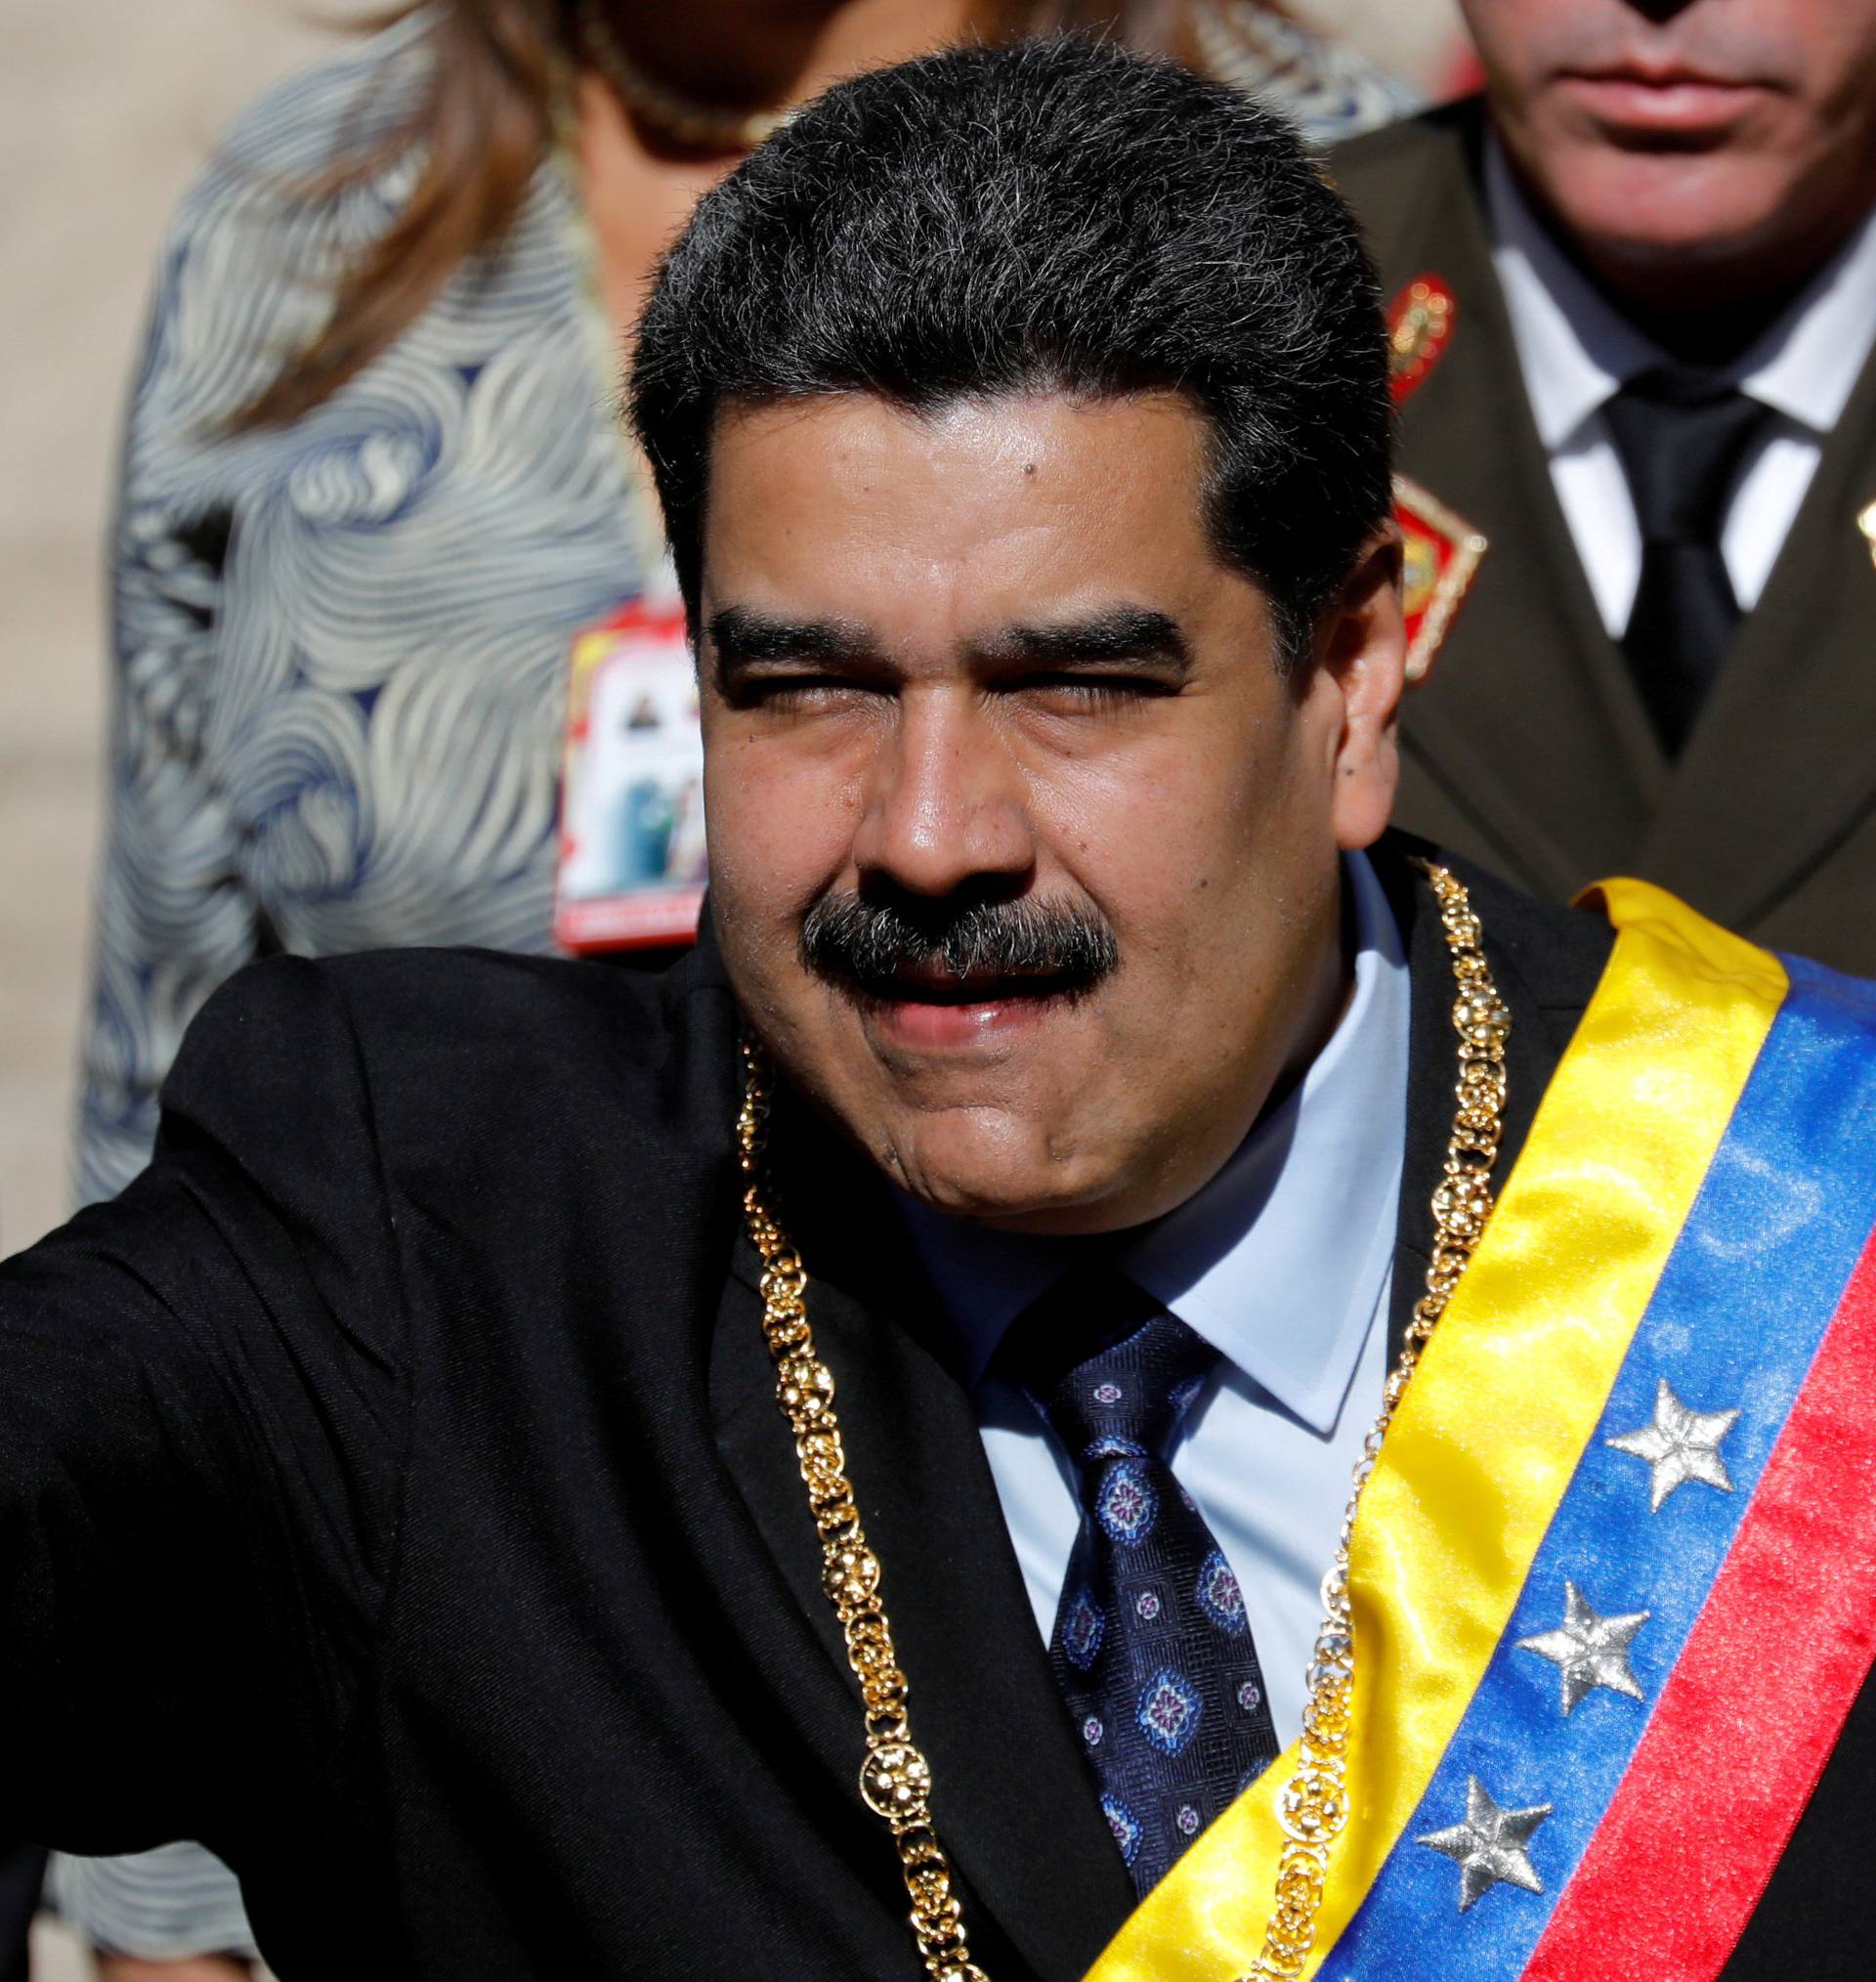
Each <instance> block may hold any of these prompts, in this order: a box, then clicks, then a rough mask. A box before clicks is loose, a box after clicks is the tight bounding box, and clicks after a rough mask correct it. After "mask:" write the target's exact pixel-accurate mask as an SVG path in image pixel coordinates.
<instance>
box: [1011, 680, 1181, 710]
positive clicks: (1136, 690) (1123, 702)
mask: <svg viewBox="0 0 1876 1982" xmlns="http://www.w3.org/2000/svg"><path fill="white" fill-rule="evenodd" d="M1019 685H1020V686H1021V688H1022V689H1023V690H1025V691H1026V692H1027V693H1029V694H1032V695H1040V696H1043V697H1045V698H1050V699H1053V700H1054V701H1056V702H1057V703H1059V704H1063V705H1066V706H1069V707H1072V708H1077V709H1084V710H1090V711H1108V710H1117V709H1124V708H1128V707H1130V706H1131V705H1133V704H1135V703H1139V702H1144V701H1146V700H1148V699H1150V698H1156V697H1159V696H1164V695H1172V694H1174V693H1176V692H1177V691H1176V690H1174V689H1173V688H1172V685H1171V683H1169V682H1165V681H1161V680H1158V679H1156V678H1154V677H1152V676H1150V675H1139V674H1043V675H1036V676H1033V677H1032V678H1031V679H1029V680H1028V681H1025V682H1022V683H1021V684H1019Z"/></svg>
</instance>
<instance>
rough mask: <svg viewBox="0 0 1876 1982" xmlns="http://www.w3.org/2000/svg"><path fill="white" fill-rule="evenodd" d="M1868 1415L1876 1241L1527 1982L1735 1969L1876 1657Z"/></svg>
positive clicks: (1634, 1979) (1676, 1977) (1875, 1338)
mask: <svg viewBox="0 0 1876 1982" xmlns="http://www.w3.org/2000/svg"><path fill="white" fill-rule="evenodd" d="M1872 1395H1876V1238H1873V1239H1872V1240H1871V1242H1870V1244H1869V1245H1868V1246H1867V1247H1866V1248H1865V1250H1864V1252H1863V1256H1862V1258H1861V1260H1860V1261H1859V1262H1858V1263H1857V1267H1856V1271H1855V1273H1854V1274H1853V1275H1852V1276H1851V1281H1850V1285H1849V1286H1848V1288H1846V1290H1845V1292H1844V1297H1843V1300H1842V1301H1841V1302H1840V1303H1839V1305H1838V1309H1837V1313H1836V1314H1835V1316H1834V1317H1833V1318H1832V1321H1831V1325H1830V1328H1829V1331H1828V1332H1827V1333H1826V1334H1825V1336H1824V1339H1823V1341H1822V1343H1821V1344H1820V1345H1819V1347H1818V1351H1817V1356H1816V1359H1815V1360H1814V1361H1813V1362H1812V1366H1811V1370H1810V1372H1809V1374H1808V1375H1807V1376H1806V1378H1805V1382H1804V1387H1803V1388H1802V1389H1801V1390H1800V1391H1799V1393H1798V1397H1797V1400H1796V1401H1795V1402H1794V1404H1793V1406H1792V1410H1791V1415H1790V1417H1789V1418H1788V1419H1787V1421H1786V1423H1785V1428H1784V1430H1783V1431H1782V1432H1781V1433H1780V1434H1779V1437H1778V1442H1777V1443H1776V1444H1775V1445H1774V1446H1773V1447H1772V1450H1771V1455H1770V1457H1769V1459H1768V1460H1767V1462H1766V1470H1765V1474H1764V1477H1763V1478H1762V1479H1761V1481H1760V1483H1759V1490H1758V1492H1757V1493H1755V1494H1754V1495H1753V1498H1752V1505H1751V1506H1750V1507H1749V1508H1748V1509H1747V1510H1746V1515H1745V1519H1744V1520H1743V1521H1742V1522H1741V1523H1740V1526H1739V1531H1738V1534H1737V1535H1736V1536H1735V1538H1734V1540H1733V1545H1732V1549H1731V1551H1730V1553H1729V1554H1728V1555H1727V1559H1726V1562H1725V1563H1724V1564H1723V1565H1722V1566H1721V1570H1720V1573H1719V1575H1718V1576H1717V1577H1716V1578H1715V1581H1714V1585H1713V1588H1712V1590H1711V1591H1710V1592H1709V1594H1708V1597H1707V1601H1706V1604H1705V1607H1704V1608H1703V1609H1702V1611H1701V1613H1700V1616H1699V1618H1698V1620H1697V1621H1696V1622H1695V1624H1694V1627H1693V1630H1692V1632H1691V1634H1690V1635H1689V1637H1688V1639H1687V1642H1686V1646H1685V1648H1684V1650H1683V1652H1682V1655H1681V1658H1680V1659H1679V1661H1678V1662H1677V1663H1676V1665H1675V1668H1674V1670H1673V1672H1672V1673H1671V1674H1670V1675H1669V1677H1668V1681H1667V1684H1666V1685H1665V1686H1663V1688H1662V1689H1661V1697H1660V1700H1659V1701H1658V1702H1656V1705H1655V1709H1654V1713H1653V1715H1652V1717H1651V1718H1650V1720H1649V1722H1648V1728H1647V1732H1646V1733H1645V1734H1644V1735H1643V1736H1642V1742H1641V1745H1639V1746H1638V1747H1637V1749H1636V1753H1635V1759H1634V1761H1633V1762H1631V1764H1630V1765H1629V1770H1628V1773H1627V1774H1626V1775H1625V1776H1624V1777H1623V1779H1622V1783H1621V1787H1620V1788H1618V1789H1617V1790H1616V1792H1615V1796H1614V1798H1613V1799H1612V1801H1611V1802H1610V1804H1609V1808H1608V1812H1607V1814H1606V1815H1605V1816H1604V1818H1603V1820H1602V1822H1601V1823H1600V1825H1599V1826H1598V1827H1597V1831H1596V1835H1595V1836H1594V1837H1593V1838H1592V1839H1591V1840H1590V1846H1589V1849H1588V1850H1587V1851H1586V1852H1585V1853H1584V1855H1583V1862H1582V1863H1581V1865H1579V1866H1578V1868H1577V1871H1576V1875H1575V1877H1574V1878H1572V1879H1571V1880H1570V1883H1569V1885H1568V1886H1567V1887H1566V1888H1565V1890H1564V1892H1563V1894H1562V1897H1561V1898H1560V1899H1559V1901H1558V1902H1557V1908H1556V1914H1555V1915H1554V1916H1553V1917H1552V1919H1551V1924H1550V1926H1549V1927H1548V1928H1547V1929H1546V1930H1545V1933H1544V1937H1543V1939H1542V1940H1541V1941H1539V1942H1538V1944H1537V1947H1536V1949H1535V1950H1534V1951H1533V1953H1532V1955H1531V1959H1530V1961H1529V1962H1528V1963H1527V1964H1526V1966H1525V1969H1524V1982H1708V1978H1709V1977H1712V1976H1715V1975H1717V1974H1718V1973H1719V1972H1720V1969H1721V1968H1722V1967H1723V1966H1724V1965H1725V1963H1726V1960H1727V1957H1728V1956H1729V1955H1730V1954H1731V1953H1732V1950H1733V1947H1734V1945H1735V1944H1736V1943H1737V1941H1738V1939H1739V1936H1740V1934H1741V1933H1742V1932H1743V1931H1744V1928H1745V1924H1746V1921H1747V1919H1748V1918H1749V1917H1751V1914H1752V1910H1753V1908H1754V1907H1755V1906H1756V1905H1757V1904H1758V1903H1759V1899H1760V1896H1761V1895H1762V1894H1763V1893H1764V1891H1765V1889H1766V1882H1767V1881H1768V1880H1769V1878H1770V1876H1771V1874H1772V1868H1773V1867H1774V1866H1775V1865H1776V1864H1777V1862H1778V1855H1779V1853H1780V1852H1781V1851H1782V1850H1783V1849H1784V1847H1785V1841H1786V1839H1787V1838H1789V1836H1790V1835H1791V1831H1792V1828H1793V1826H1794V1825H1795V1824H1796V1823H1797V1822H1798V1818H1799V1815H1800V1813H1801V1812H1802V1811H1803V1809H1804V1806H1805V1803H1806V1801H1807V1799H1808V1798H1809V1797H1810V1795H1811V1792H1812V1789H1813V1788H1815V1787H1816V1783H1817V1778H1818V1776H1819V1775H1820V1774H1821V1773H1822V1772H1823V1767H1824V1763H1825V1762H1826V1760H1828V1758H1829V1755H1830V1750H1831V1747H1832V1745H1833V1744H1834V1743H1835V1742H1836V1739H1837V1735H1838V1731H1839V1730H1840V1729H1841V1728H1842V1726H1843V1723H1844V1718H1845V1716H1846V1715H1847V1714H1848V1713H1849V1711H1850V1708H1851V1704H1852V1702H1854V1701H1855V1698H1856V1694H1857V1690H1858V1689H1859V1688H1860V1687H1861V1685H1862V1683H1863V1679H1864V1677H1865V1675H1866V1674H1867V1673H1868V1671H1869V1668H1870V1664H1871V1660H1872V1658H1873V1657H1876V1440H1873V1439H1872V1438H1871V1437H1870V1432H1869V1412H1870V1401H1871V1398H1872ZM1794 1620H1796V1621H1797V1623H1798V1628H1796V1629H1794V1628H1793V1624H1794Z"/></svg>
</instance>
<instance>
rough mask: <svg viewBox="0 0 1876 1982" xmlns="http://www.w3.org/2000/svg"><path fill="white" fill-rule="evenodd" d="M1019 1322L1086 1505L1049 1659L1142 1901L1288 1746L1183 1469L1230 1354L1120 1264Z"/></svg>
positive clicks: (1068, 1288) (1036, 1399) (1047, 1414)
mask: <svg viewBox="0 0 1876 1982" xmlns="http://www.w3.org/2000/svg"><path fill="white" fill-rule="evenodd" d="M1019 1331H1020V1333H1019ZM1011 1335H1012V1338H1014V1342H1015V1343H1020V1344H1021V1345H1022V1350H1021V1358H1020V1362H1019V1363H1018V1364H1017V1365H1016V1366H1014V1367H1012V1366H1011V1358H1009V1357H1004V1358H1003V1366H1004V1367H1005V1368H1007V1369H1008V1370H1009V1373H1010V1374H1012V1375H1014V1376H1016V1377H1017V1379H1018V1380H1019V1381H1020V1382H1021V1383H1022V1384H1023V1387H1024V1389H1025V1391H1026V1392H1027V1393H1028V1396H1029V1399H1030V1401H1031V1402H1032V1403H1033V1404H1034V1405H1035V1406H1036V1408H1037V1410H1038V1411H1040V1412H1041V1413H1042V1415H1043V1417H1044V1419H1045V1421H1046V1423H1047V1424H1048V1426H1049V1429H1050V1430H1051V1431H1053V1432H1054V1434H1055V1435H1056V1437H1057V1438H1058V1439H1060V1440H1061V1442H1062V1443H1063V1445H1064V1447H1065V1448H1066V1450H1067V1453H1068V1457H1069V1460H1070V1462H1071V1463H1072V1465H1073V1466H1074V1468H1075V1474H1076V1479H1077V1482H1078V1485H1079V1487H1080V1498H1081V1504H1082V1528H1081V1532H1080V1534H1079V1535H1078V1536H1077V1537H1076V1541H1075V1550H1074V1553H1073V1555H1072V1556H1071V1557H1070V1559H1069V1565H1068V1575H1067V1577H1066V1579H1065V1580H1064V1582H1063V1585H1062V1599H1061V1605H1060V1608H1059V1609H1058V1611H1057V1613H1056V1616H1055V1629H1054V1633H1053V1635H1052V1636H1051V1638H1050V1640H1049V1648H1048V1650H1049V1662H1050V1663H1051V1664H1052V1665H1053V1667H1054V1669H1055V1678H1056V1683H1057V1684H1058V1685H1059V1686H1060V1687H1061V1689H1062V1696H1063V1699H1064V1700H1065V1701H1066V1702H1067V1703H1068V1710H1069V1712H1070V1714H1071V1715H1072V1716H1073V1718H1074V1722H1075V1728H1076V1732H1077V1733H1078V1734H1079V1736H1080V1737H1081V1741H1082V1745H1083V1748H1084V1750H1085V1751H1086V1753H1087V1758H1088V1760H1089V1762H1090V1763H1091V1764H1092V1765H1093V1768H1094V1773H1095V1776H1096V1777H1097V1778H1098V1779H1099V1782H1100V1785H1101V1788H1102V1792H1103V1793H1102V1796H1101V1808H1102V1810H1103V1811H1104V1813H1105V1814H1106V1817H1107V1821H1108V1826H1109V1828H1110V1829H1111V1830H1112V1831H1113V1832H1114V1841H1115V1843H1116V1844H1118V1845H1119V1846H1120V1849H1121V1856H1122V1857H1123V1858H1124V1859H1125V1860H1126V1861H1127V1869H1128V1871H1129V1872H1130V1874H1132V1877H1133V1884H1134V1889H1135V1890H1136V1891H1137V1892H1139V1893H1140V1894H1141V1895H1142V1896H1144V1895H1145V1894H1146V1893H1148V1892H1150V1891H1151V1890H1152V1889H1153V1887H1154V1886H1155V1885H1156V1884H1157V1883H1158V1881H1159V1880H1160V1878H1161V1877H1162V1876H1163V1875H1164V1874H1165V1873H1166V1872H1167V1871H1168V1869H1169V1868H1170V1867H1171V1866H1172V1862H1173V1860H1175V1859H1176V1858H1177V1857H1178V1856H1179V1854H1180V1853H1181V1852H1182V1851H1183V1850H1184V1849H1185V1847H1186V1846H1187V1845H1188V1844H1190V1843H1191V1841H1192V1840H1193V1838H1194V1837H1196V1836H1197V1835H1198V1834H1199V1832H1200V1831H1202V1830H1203V1829H1204V1828H1205V1827H1206V1825H1208V1824H1209V1823H1211V1821H1212V1820H1213V1819H1214V1818H1215V1816H1217V1815H1218V1813H1219V1812H1220V1811H1221V1810H1222V1809H1224V1807H1225V1806H1226V1804H1228V1803H1229V1802H1230V1801H1231V1800H1232V1799H1233V1797H1235V1796H1236V1794H1237V1793H1238V1790H1239V1789H1240V1788H1242V1787H1243V1786H1244V1784H1245V1783H1246V1782H1248V1781H1249V1780H1250V1779H1251V1778H1252V1777H1253V1776H1256V1775H1258V1774H1259V1773H1260V1772H1261V1771H1262V1770H1263V1769H1264V1768H1265V1767H1267V1766H1268V1764H1269V1763H1270V1762H1271V1761H1272V1760H1274V1759H1275V1757H1276V1753H1277V1738H1276V1732H1275V1729H1274V1727H1273V1725H1272V1722H1271V1719H1270V1703H1269V1702H1268V1701H1267V1700H1266V1699H1265V1697H1264V1685H1263V1674H1262V1672H1261V1670H1260V1669H1259V1668H1258V1654H1257V1648H1256V1647H1255V1646H1254V1645H1253V1643H1252V1641H1251V1625H1250V1619H1249V1617H1248V1616H1246V1614H1245V1605H1244V1597H1243V1594H1242V1592H1241V1591H1240V1590H1239V1588H1238V1579H1237V1577H1236V1576H1235V1575H1234V1574H1233V1573H1232V1572H1231V1566H1230V1564H1229V1563H1228V1562H1226V1561H1225V1558H1224V1553H1223V1551H1222V1550H1221V1549H1220V1548H1219V1547H1218V1545H1217V1542H1216V1541H1215V1538H1214V1537H1213V1534H1212V1531H1211V1530H1210V1529H1208V1528H1207V1527H1206V1525H1205V1520H1204V1517H1203V1516H1202V1515H1201V1514H1200V1513H1199V1510H1198V1508H1197V1506H1196V1505H1195V1504H1194V1503H1193V1501H1192V1499H1191V1497H1190V1496H1189V1495H1188V1494H1187V1493H1186V1491H1185V1489H1184V1488H1183V1487H1182V1486H1180V1485H1179V1483H1178V1481H1177V1480H1176V1479H1174V1478H1173V1475H1172V1468H1171V1467H1170V1466H1169V1465H1168V1464H1167V1454H1168V1452H1169V1451H1170V1450H1171V1449H1172V1444H1173V1442H1174V1441H1175V1440H1176V1439H1177V1437H1178V1434H1179V1427H1180V1422H1181V1420H1182V1419H1183V1418H1184V1416H1185V1413H1186V1411H1187V1410H1189V1409H1190V1408H1191V1405H1192V1403H1193V1401H1194V1400H1195V1399H1196V1398H1197V1397H1198V1395H1199V1393H1200V1392H1201V1391H1203V1390H1204V1388H1205V1386H1206V1382H1207V1380H1208V1378H1209V1377H1210V1376H1211V1374H1212V1372H1213V1370H1214V1369H1215V1367H1216V1365H1217V1361H1218V1352H1217V1351H1216V1350H1215V1349H1214V1348H1212V1347H1211V1345H1210V1344H1209V1343H1207V1342H1205V1341H1204V1340H1203V1339H1202V1338H1201V1337H1200V1336H1198V1335H1197V1334H1195V1333H1194V1332H1193V1330H1192V1329H1190V1328H1188V1327H1187V1326H1186V1324H1185V1323H1184V1322H1183V1321H1181V1320H1179V1319H1178V1318H1177V1317H1176V1316H1175V1315H1172V1314H1168V1313H1167V1312H1166V1311H1165V1309H1163V1308H1162V1307H1160V1305H1159V1304H1158V1302H1156V1301H1154V1300H1152V1299H1151V1298H1150V1297H1149V1296H1148V1295H1146V1294H1144V1293H1142V1292H1141V1291H1140V1289H1139V1288H1137V1287H1135V1286H1133V1285H1132V1284H1131V1283H1130V1282H1129V1281H1127V1280H1125V1279H1123V1278H1122V1277H1121V1276H1120V1275H1119V1274H1118V1273H1115V1272H1113V1271H1104V1272H1103V1273H1101V1274H1100V1275H1099V1276H1098V1277H1095V1276H1089V1275H1084V1274H1074V1275H1071V1276H1070V1278H1069V1280H1068V1281H1067V1282H1065V1283H1064V1284H1063V1285H1062V1286H1061V1287H1059V1288H1057V1289H1056V1290H1055V1291H1054V1292H1053V1293H1052V1294H1051V1295H1045V1297H1044V1299H1043V1301H1042V1302H1039V1303H1038V1304H1037V1307H1036V1308H1035V1309H1032V1310H1031V1311H1030V1313H1029V1314H1027V1315H1025V1316H1024V1317H1023V1319H1022V1321H1020V1322H1018V1324H1017V1327H1016V1328H1015V1329H1012V1330H1011ZM1103 1344H1105V1345H1106V1346H1104V1347H1103V1346H1102V1345H1103ZM1012 1346H1014V1344H1013V1345H1012ZM1089 1352H1092V1353H1091V1354H1090V1353H1089Z"/></svg>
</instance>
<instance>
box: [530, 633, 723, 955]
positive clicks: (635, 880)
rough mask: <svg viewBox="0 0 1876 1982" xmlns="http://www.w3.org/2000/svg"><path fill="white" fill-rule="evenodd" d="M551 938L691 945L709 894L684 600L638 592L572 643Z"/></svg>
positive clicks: (569, 943)
mask: <svg viewBox="0 0 1876 1982" xmlns="http://www.w3.org/2000/svg"><path fill="white" fill-rule="evenodd" d="M560 822H561V823H560V865H559V872H558V874H557V876H556V880H555V887H554V940H555V941H556V942H557V943H558V944H559V945H560V947H561V948H562V949H564V950H571V951H572V952H573V953H574V954H575V955H576V956H589V955H592V954H593V953H594V952H596V951H602V950H622V949H631V948H635V947H639V946H643V945H647V944H654V943H660V944H661V943H688V942H691V941H693V940H694V939H695V938H696V935H697V918H698V911H699V909H700V908H701V906H702V904H703V883H704V856H703V737H702V733H701V732H700V730H699V728H698V720H697V672H696V668H694V666H693V664H692V660H691V645H690V641H689V639H688V638H687V637H686V635H685V630H684V613H683V608H682V607H681V606H680V605H677V604H676V603H675V602H674V601H673V602H669V603H666V602H663V601H657V602H654V601H649V600H644V599H635V600H634V601H633V602H632V603H631V604H630V605H628V606H625V607H624V608H622V609H621V610H620V611H619V612H618V613H617V614H615V615H614V617H613V618H612V619H610V620H607V621H604V622H603V623H602V624H601V625H597V626H591V627H588V628H587V630H586V631H585V632H583V633H580V634H579V635H577V636H576V639H575V641H574V651H573V671H572V676H571V679H570V680H569V682H568V692H567V745H566V754H565V758H564V765H563V771H562V777H561V806H560Z"/></svg>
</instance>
